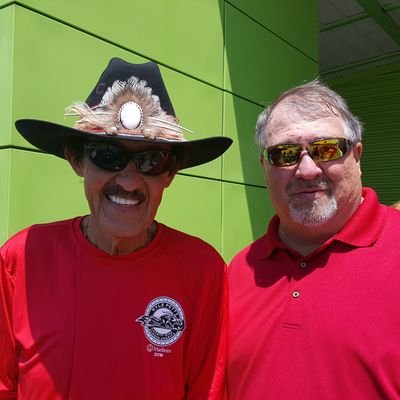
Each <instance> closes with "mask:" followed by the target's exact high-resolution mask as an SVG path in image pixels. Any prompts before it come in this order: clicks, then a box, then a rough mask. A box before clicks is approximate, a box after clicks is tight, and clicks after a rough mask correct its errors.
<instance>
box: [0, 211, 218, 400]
mask: <svg viewBox="0 0 400 400" xmlns="http://www.w3.org/2000/svg"><path fill="white" fill-rule="evenodd" d="M80 222H81V218H76V219H73V220H68V221H61V222H57V223H53V224H45V225H35V226H33V227H31V228H28V229H26V230H24V231H22V232H20V233H19V234H17V235H16V236H14V237H13V238H12V239H10V240H9V241H8V242H7V243H6V244H5V245H4V246H3V248H2V249H1V259H0V260H1V263H2V264H3V265H2V267H1V273H0V274H1V275H0V284H1V287H0V290H1V292H0V293H1V294H0V399H4V398H7V399H8V398H12V399H15V398H17V396H18V400H38V399H40V400H55V399H74V400H80V399H82V400H91V399H96V400H101V399H107V400H110V399H116V400H124V399H140V400H145V399H159V398H162V399H165V400H177V399H183V398H185V399H207V398H209V397H208V396H209V391H210V386H211V381H212V377H213V373H214V370H215V365H216V357H217V356H216V354H217V347H218V341H219V338H220V330H221V320H222V307H223V297H224V296H223V292H224V280H225V278H224V277H225V264H224V262H223V260H222V258H221V257H220V256H219V255H218V253H217V252H216V251H215V250H214V249H213V248H212V247H211V246H209V245H208V244H206V243H205V242H203V241H201V240H200V239H197V238H194V237H192V236H189V235H186V234H184V233H181V232H178V231H176V230H173V229H171V228H168V227H166V226H164V225H162V224H159V225H158V232H157V235H156V237H155V238H154V240H153V241H152V242H151V243H150V244H149V245H148V246H146V247H145V248H143V249H141V250H139V251H137V252H134V253H132V254H129V255H123V256H110V255H107V254H106V253H104V252H102V251H101V250H99V249H97V248H95V247H94V246H92V245H91V244H90V243H89V242H88V241H87V240H86V239H85V238H84V237H83V235H82V233H81V230H80V228H79V225H80ZM221 357H222V356H221ZM219 362H220V363H221V364H220V366H221V368H223V360H222V359H220V360H219ZM215 393H217V391H216V392H214V394H215ZM210 398H212V396H211V395H210Z"/></svg>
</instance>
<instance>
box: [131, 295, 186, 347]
mask: <svg viewBox="0 0 400 400" xmlns="http://www.w3.org/2000/svg"><path fill="white" fill-rule="evenodd" d="M136 322H139V323H140V324H141V325H142V326H143V329H144V334H145V335H146V337H147V339H148V340H149V341H150V342H151V343H153V344H155V345H157V346H169V345H170V344H172V343H175V342H176V341H177V340H178V339H179V338H180V337H181V336H182V333H183V331H184V329H185V315H184V313H183V309H182V307H181V306H180V305H179V303H178V302H177V301H175V300H174V299H171V298H170V297H157V298H155V299H154V300H152V301H151V302H150V303H149V304H148V305H147V308H146V311H145V313H144V315H142V316H141V317H139V318H138V319H137V320H136Z"/></svg>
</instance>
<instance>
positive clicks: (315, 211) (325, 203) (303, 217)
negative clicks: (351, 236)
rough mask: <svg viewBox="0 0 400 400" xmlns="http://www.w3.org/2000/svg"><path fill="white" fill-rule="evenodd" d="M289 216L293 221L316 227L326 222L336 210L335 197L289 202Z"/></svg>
mask: <svg viewBox="0 0 400 400" xmlns="http://www.w3.org/2000/svg"><path fill="white" fill-rule="evenodd" d="M289 211H290V216H291V218H292V220H293V222H295V223H298V224H301V225H305V226H309V227H313V226H314V227H316V226H321V225H323V224H325V223H326V222H328V221H329V220H330V219H331V218H333V216H334V215H335V214H336V212H337V203H336V199H335V197H333V196H327V197H324V198H317V199H315V200H313V201H311V202H307V203H302V204H299V203H298V202H296V201H290V202H289Z"/></svg>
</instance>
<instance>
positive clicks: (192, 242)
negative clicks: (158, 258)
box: [160, 224, 223, 261]
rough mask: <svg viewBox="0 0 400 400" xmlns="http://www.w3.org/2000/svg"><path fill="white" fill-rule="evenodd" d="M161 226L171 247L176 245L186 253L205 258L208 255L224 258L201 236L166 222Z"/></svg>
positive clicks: (219, 258)
mask: <svg viewBox="0 0 400 400" xmlns="http://www.w3.org/2000/svg"><path fill="white" fill-rule="evenodd" d="M160 226H161V229H162V230H163V232H164V237H165V240H166V241H167V243H168V246H169V247H176V248H177V249H180V251H182V252H183V253H185V254H186V255H190V254H192V255H193V256H195V257H198V256H199V254H200V255H201V257H203V258H204V257H205V256H208V257H212V258H215V259H218V260H222V257H221V255H220V254H219V252H218V251H217V250H216V249H215V248H214V247H213V246H212V245H211V244H210V243H208V242H206V241H205V240H203V239H201V238H200V237H198V236H194V235H191V234H189V233H186V232H183V231H180V230H178V229H175V228H171V227H169V226H166V225H164V224H160ZM222 261H223V260H222Z"/></svg>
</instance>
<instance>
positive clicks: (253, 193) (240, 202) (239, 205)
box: [222, 183, 274, 262]
mask: <svg viewBox="0 0 400 400" xmlns="http://www.w3.org/2000/svg"><path fill="white" fill-rule="evenodd" d="M222 204H223V213H222V215H223V236H222V237H223V252H222V254H223V256H224V258H225V260H226V261H228V262H229V261H230V260H231V259H232V257H233V256H234V255H235V254H236V253H237V251H238V250H239V249H241V248H243V247H245V246H247V245H248V244H250V243H251V242H252V241H253V240H254V238H257V237H260V236H261V235H263V234H264V233H265V231H266V229H267V226H268V222H269V220H270V219H271V217H272V216H273V215H274V211H273V209H272V206H271V203H270V200H269V199H268V196H267V192H266V190H265V188H259V187H254V186H249V185H239V184H234V183H223V203H222Z"/></svg>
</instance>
